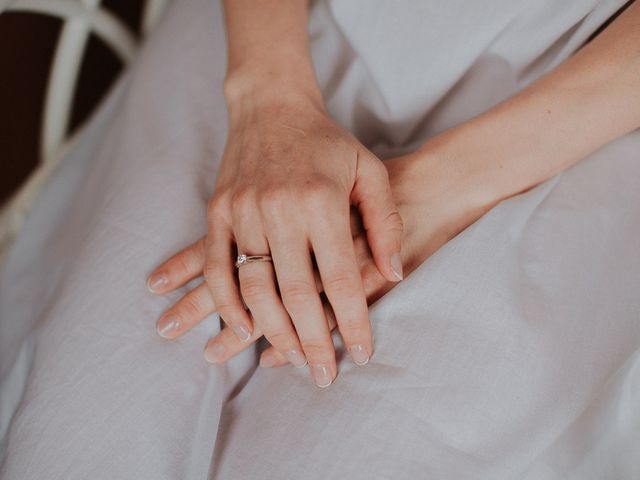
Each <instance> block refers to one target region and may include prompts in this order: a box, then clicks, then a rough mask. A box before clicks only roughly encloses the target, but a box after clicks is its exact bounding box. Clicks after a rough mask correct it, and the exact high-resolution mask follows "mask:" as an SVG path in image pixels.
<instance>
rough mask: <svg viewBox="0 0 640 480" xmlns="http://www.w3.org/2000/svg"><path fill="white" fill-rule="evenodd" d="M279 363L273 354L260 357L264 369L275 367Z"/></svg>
mask: <svg viewBox="0 0 640 480" xmlns="http://www.w3.org/2000/svg"><path fill="white" fill-rule="evenodd" d="M276 363H277V360H276V357H275V356H274V355H273V353H265V354H263V355H262V356H261V357H260V366H261V367H264V368H271V367H275V365H276Z"/></svg>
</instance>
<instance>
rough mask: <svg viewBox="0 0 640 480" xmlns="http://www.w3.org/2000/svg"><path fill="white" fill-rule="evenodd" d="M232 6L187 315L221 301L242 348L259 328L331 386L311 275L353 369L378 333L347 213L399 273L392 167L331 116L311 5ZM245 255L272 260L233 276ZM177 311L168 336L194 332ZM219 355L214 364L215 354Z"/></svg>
mask: <svg viewBox="0 0 640 480" xmlns="http://www.w3.org/2000/svg"><path fill="white" fill-rule="evenodd" d="M224 11H225V24H226V33H227V39H228V42H227V46H228V62H227V63H228V65H227V75H226V78H225V83H224V96H225V100H226V103H227V110H228V120H229V121H228V126H229V132H228V136H227V143H226V146H225V151H224V154H223V158H222V163H221V165H220V168H219V170H218V176H217V179H216V185H215V190H214V192H213V195H212V197H211V199H210V201H209V204H208V212H207V223H208V229H207V230H208V231H207V235H206V237H205V238H204V239H203V241H202V242H201V243H199V244H198V247H199V248H200V250H199V251H198V255H199V258H198V260H199V263H198V265H199V270H200V271H201V272H203V273H204V278H205V283H204V284H203V285H202V286H200V287H199V288H197V289H196V290H194V291H193V292H191V293H190V294H189V295H188V296H187V298H185V299H184V300H183V302H182V305H183V307H182V308H183V309H191V311H192V313H194V314H196V313H197V314H200V313H201V312H203V311H209V310H211V308H212V307H213V305H215V308H216V310H217V312H218V313H219V314H220V316H221V318H222V319H223V320H224V322H225V324H226V325H227V326H228V327H229V328H230V331H231V332H233V333H234V334H235V335H236V337H237V338H238V340H240V341H243V342H250V341H251V340H252V338H253V335H254V329H255V328H259V330H260V332H262V334H263V335H264V336H265V337H266V338H267V339H268V340H269V342H270V343H271V344H272V345H273V346H274V347H275V348H276V349H277V350H278V351H279V352H280V353H281V354H282V355H283V356H285V357H286V358H288V359H289V360H290V361H291V363H293V364H294V365H304V364H305V362H308V364H309V365H310V372H311V374H312V376H313V378H314V380H315V382H316V384H317V385H318V386H320V387H327V386H329V385H330V384H331V382H333V380H334V378H335V376H336V373H337V370H336V360H335V352H334V347H333V342H332V340H331V335H330V330H329V328H328V326H327V319H326V317H325V313H324V310H323V306H322V299H321V297H320V295H319V294H318V291H317V288H316V278H315V277H314V272H317V274H318V275H319V278H320V280H321V282H322V285H323V291H324V294H325V297H326V301H328V303H329V304H330V305H331V308H332V310H333V312H334V315H335V318H336V321H337V325H338V328H339V330H340V334H341V335H342V338H343V339H344V342H345V344H346V345H347V347H348V349H349V350H350V351H351V352H353V354H354V360H357V358H360V359H362V358H364V357H366V358H368V357H369V356H370V355H371V353H372V351H373V342H372V338H371V325H370V323H369V318H368V311H367V303H366V296H365V292H364V288H363V284H362V278H361V276H360V272H359V270H358V264H357V262H356V256H355V251H354V247H353V242H352V239H351V235H350V232H349V212H350V209H351V208H352V207H355V208H356V209H357V210H358V212H359V214H360V215H361V217H362V219H363V222H364V225H365V228H366V231H367V239H368V243H369V246H370V248H371V252H372V256H373V258H374V261H375V264H376V267H377V268H378V270H379V271H380V273H381V275H382V276H383V277H384V278H386V279H388V280H389V281H399V280H401V279H402V275H403V272H402V262H401V260H400V250H401V238H402V228H403V227H402V219H401V217H400V215H399V214H398V210H397V207H396V205H395V204H394V200H393V196H392V194H391V187H390V185H389V179H388V175H387V171H386V169H385V168H384V166H383V164H382V162H381V161H380V160H379V159H378V158H376V157H375V156H374V155H373V154H372V153H371V152H370V151H368V150H367V149H366V148H365V147H364V146H363V145H362V144H361V143H360V142H359V141H358V140H357V139H356V138H355V137H354V136H353V135H351V133H349V132H348V131H346V130H345V129H344V128H342V127H341V126H340V125H338V124H337V123H336V122H334V121H333V119H331V118H330V117H329V115H328V114H327V112H326V111H325V109H324V103H323V101H322V95H321V92H320V90H319V87H318V85H317V83H316V79H315V73H314V71H313V66H312V64H311V59H310V55H309V51H308V35H307V15H308V5H307V2H304V1H300V0H258V1H256V0H228V1H225V2H224ZM265 18H269V21H268V22H265V21H264V19H265ZM274 45H278V48H274ZM239 254H246V255H270V256H271V258H272V260H273V261H272V262H256V263H247V264H246V265H243V266H242V267H241V268H240V269H239V270H238V271H236V268H235V266H234V261H235V258H236V256H237V255H239ZM189 255H191V256H192V257H193V256H196V254H195V253H191V254H189ZM181 262H183V263H185V264H190V263H192V262H193V259H192V258H190V259H187V260H183V259H181ZM170 268H180V267H170ZM167 275H168V276H170V275H171V272H168V273H167ZM163 278H165V277H164V276H163V275H155V276H152V278H151V279H150V280H149V286H150V288H152V289H153V290H154V291H164V289H165V288H166V287H167V286H168V284H167V285H165V284H163V281H164V280H163ZM245 306H246V307H248V310H245ZM249 312H251V315H250V314H249ZM178 313H180V312H178ZM178 313H175V312H174V313H173V314H170V315H167V316H165V317H163V319H162V321H161V322H160V324H159V328H158V331H159V333H160V334H161V335H163V336H167V337H170V336H172V335H173V334H174V333H175V332H177V331H180V330H181V329H183V328H186V327H189V326H191V325H192V324H193V322H194V320H193V317H194V315H192V316H191V317H190V318H187V316H185V315H183V314H181V313H180V314H178ZM215 347H216V345H212V346H211V347H210V348H207V349H206V352H205V357H206V358H207V359H210V360H212V359H215V358H216V356H217V355H219V353H220V352H219V349H216V348H215ZM356 357H357V358H356Z"/></svg>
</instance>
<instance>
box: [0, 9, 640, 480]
mask: <svg viewBox="0 0 640 480" xmlns="http://www.w3.org/2000/svg"><path fill="white" fill-rule="evenodd" d="M623 3H624V2H623V1H597V0H574V1H571V2H565V3H563V5H562V8H560V7H558V4H557V2H555V1H552V0H528V1H525V0H519V1H513V0H510V1H507V0H490V1H486V2H468V1H462V0H452V1H447V2H444V1H436V0H425V1H418V0H415V1H406V2H397V1H394V2H389V1H382V0H366V1H365V0H351V1H348V2H347V1H337V0H336V1H323V0H321V1H316V2H314V4H313V9H312V12H311V17H310V24H309V31H310V35H311V38H312V43H311V51H312V56H313V59H314V63H315V65H316V69H317V74H318V79H319V82H320V84H321V87H322V90H323V94H324V96H325V100H326V102H327V108H328V109H329V111H330V112H331V114H332V115H333V116H334V117H335V118H336V119H337V120H338V121H340V122H341V123H343V124H344V125H345V126H346V127H348V128H349V129H350V130H352V131H353V132H354V133H355V134H356V135H357V136H358V137H359V138H360V139H361V140H362V141H363V142H364V143H365V144H366V145H367V146H369V147H370V148H371V149H372V150H373V151H374V152H376V153H377V154H379V155H380V156H381V157H383V158H386V157H389V156H391V155H394V154H398V153H401V152H403V151H406V150H410V149H411V148H414V147H415V146H417V145H418V144H420V143H421V142H423V141H425V140H426V139H427V138H429V137H430V136H432V135H434V134H435V133H437V132H439V131H442V130H444V129H446V128H449V127H451V126H453V125H456V124H458V123H460V122H462V121H464V120H466V119H467V118H469V117H471V116H473V115H475V114H477V113H479V112H481V111H483V110H485V109H487V108H489V107H490V106H491V105H494V104H495V103H497V102H499V101H500V100H502V99H503V98H505V97H507V96H509V95H510V94H512V93H513V92H516V91H517V90H518V89H520V88H522V87H523V86H524V85H526V84H527V83H528V82H530V81H531V80H533V79H534V78H536V77H537V76H538V75H540V74H542V73H543V72H545V71H547V70H548V69H549V68H552V66H554V65H556V64H557V63H559V62H560V61H562V60H563V59H564V58H566V57H567V55H569V54H570V53H571V52H572V51H574V50H575V49H576V48H577V47H578V46H579V45H580V44H581V43H582V42H584V40H585V39H586V38H588V36H589V35H590V34H591V33H592V32H593V31H594V30H595V29H596V28H597V27H598V26H599V25H600V24H601V23H602V22H603V21H604V20H605V19H606V18H607V17H608V16H610V15H611V14H612V13H613V12H615V11H616V10H617V8H618V7H620V6H621V5H622V4H623ZM224 70H225V45H224V34H223V24H222V17H221V12H220V8H219V5H218V3H217V2H214V1H212V0H183V1H180V2H176V3H175V4H174V5H173V6H172V8H171V9H170V11H169V13H168V15H167V17H166V18H165V21H164V22H163V24H162V25H161V26H160V28H159V29H158V31H157V32H156V34H155V35H154V36H153V37H152V39H151V40H150V42H149V43H148V45H146V47H145V49H144V51H143V53H142V55H141V57H140V59H139V60H138V62H137V64H136V65H135V66H134V68H133V70H132V71H131V72H130V74H129V75H128V76H127V77H125V78H123V79H122V80H121V82H120V84H119V86H118V88H117V89H116V90H115V91H114V92H113V93H112V95H111V96H110V97H109V100H108V101H107V102H106V104H105V105H104V106H103V108H102V109H101V111H100V113H99V115H98V116H96V118H94V120H93V122H92V125H91V127H90V128H89V129H88V131H87V132H86V134H85V136H84V137H83V139H82V141H81V143H80V144H79V145H78V146H77V148H76V149H75V150H74V151H73V152H71V154H70V155H69V157H68V158H67V159H66V160H65V162H64V163H63V165H62V167H61V170H60V171H59V172H58V174H57V175H56V177H55V178H54V179H53V181H52V183H51V185H50V186H49V188H48V189H47V191H46V192H45V193H44V194H43V196H42V197H41V198H40V200H39V202H38V204H37V205H36V208H35V209H34V211H33V213H32V214H31V216H30V218H29V220H28V222H27V225H26V226H25V229H24V230H23V232H22V233H21V236H20V239H19V241H18V243H17V244H16V246H15V248H14V249H13V250H12V251H11V252H10V255H9V256H8V258H7V262H6V264H5V265H4V266H3V268H2V270H1V271H0V347H1V349H0V373H1V374H2V381H3V386H4V385H6V384H7V382H8V380H7V379H11V381H12V382H14V383H13V384H14V385H19V384H20V383H22V382H23V383H24V390H23V391H17V390H20V389H16V388H12V389H11V391H9V389H6V388H5V389H3V391H2V394H1V396H0V401H1V402H2V404H1V405H0V407H1V408H0V420H1V421H2V423H0V426H8V427H9V429H8V434H7V436H6V438H5V446H6V456H5V459H4V463H3V465H2V470H1V473H0V478H2V479H3V480H5V479H11V480H13V479H18V478H19V479H42V478H46V479H51V480H55V479H65V480H68V479H86V478H94V479H101V478H105V479H107V478H108V479H113V478H118V479H120V478H122V479H125V478H135V479H145V478H149V479H154V480H155V479H165V478H166V479H171V478H179V479H185V478H188V479H192V478H193V479H202V478H216V479H217V478H219V479H253V478H256V479H257V478H260V479H271V478H273V479H282V478H304V479H323V478H336V477H350V478H353V479H378V478H380V479H386V478H446V479H449V478H455V479H467V478H469V479H474V478H483V479H503V478H504V479H506V478H531V479H533V478H536V479H540V478H544V479H560V478H563V479H564V478H575V479H578V478H580V479H591V478H593V479H601V478H607V479H609V478H612V479H631V478H638V477H640V456H639V455H637V454H638V450H639V446H640V425H639V423H640V420H639V419H640V376H639V373H638V372H639V371H640V295H638V292H639V291H640V249H638V243H639V242H638V238H640V221H638V220H639V219H640V161H639V158H638V157H639V156H640V153H639V152H640V133H633V134H630V135H628V136H626V137H624V138H622V139H620V140H618V141H616V142H614V143H612V144H611V145H608V146H607V147H605V148H603V149H602V150H600V151H599V152H597V153H595V154H594V155H592V156H591V157H590V158H589V159H586V160H585V161H583V162H581V163H580V164H579V165H577V166H576V167H574V168H572V169H570V170H568V171H567V172H565V173H563V174H561V175H558V176H557V177H555V178H553V179H551V180H550V181H548V182H546V183H544V184H543V185H540V186H539V187H537V188H535V189H533V190H531V191H530V192H528V193H526V194H523V195H520V196H518V197H515V198H513V199H511V200H508V201H506V202H503V203H501V204H500V205H498V206H497V207H496V208H494V209H493V210H492V211H491V212H489V214H487V215H486V216H485V217H483V218H482V219H481V220H480V221H478V222H477V223H476V224H474V225H473V226H471V227H470V228H469V229H467V230H466V231H465V232H463V233H462V234H461V235H459V236H458V237H456V238H455V239H454V240H452V241H451V242H449V243H448V244H447V245H445V246H444V247H443V248H442V249H441V250H440V251H438V252H437V253H436V254H435V255H434V256H433V257H431V258H430V259H429V260H427V261H426V262H425V263H424V264H423V265H421V267H420V268H419V269H418V270H417V271H415V272H414V273H413V274H412V275H410V276H409V277H408V278H407V279H405V281H403V282H402V283H401V284H400V285H399V286H398V287H397V288H395V289H394V290H393V291H392V292H390V293H389V294H388V295H386V296H385V297H383V298H382V299H381V300H380V301H378V302H377V303H376V305H374V306H373V307H372V309H371V316H372V319H373V321H374V334H375V338H376V352H375V355H374V356H373V357H372V359H371V362H370V364H369V365H368V366H366V367H364V368H363V367H356V366H354V365H352V364H351V363H350V362H349V361H344V362H341V363H340V375H339V378H338V380H337V381H336V383H335V384H334V385H332V387H331V388H329V389H326V390H318V389H317V388H315V387H314V386H313V385H312V383H311V381H310V379H309V377H308V375H307V374H306V372H303V371H300V370H295V369H293V368H282V369H277V370H262V369H256V368H255V365H256V357H255V352H254V351H248V352H246V353H245V354H243V355H241V356H240V357H238V358H237V359H235V360H234V361H233V362H231V364H230V365H227V366H215V367H212V366H208V365H206V364H205V363H204V361H203V360H202V347H203V345H204V342H205V340H206V338H207V336H208V335H209V334H212V333H213V332H215V331H217V329H218V328H219V323H218V321H217V318H216V317H215V316H212V317H211V318H210V319H208V320H207V322H205V323H204V324H202V325H201V326H199V327H198V328H196V329H195V330H194V331H193V332H192V333H190V334H188V335H186V336H185V337H184V338H181V339H180V340H178V341H177V342H175V343H169V342H166V341H163V340H162V339H160V338H159V337H157V336H156V334H155V332H154V321H155V319H156V318H157V316H158V314H159V313H160V312H161V311H162V310H163V309H164V308H166V307H167V306H169V305H170V303H171V302H172V301H173V300H175V299H176V298H178V296H179V295H180V293H176V294H173V295H171V296H169V297H167V298H158V297H154V296H152V295H151V294H149V293H148V292H146V290H145V284H144V280H145V277H146V275H147V274H148V272H149V271H150V270H151V268H152V267H153V266H154V265H155V264H157V263H158V262H159V261H160V260H162V259H164V258H165V257H166V256H167V255H168V254H170V253H172V252H174V251H175V250H176V249H178V248H180V247H182V246H184V245H186V244H187V243H189V242H190V241H192V240H194V239H195V238H197V237H198V236H199V235H201V234H202V232H203V230H204V222H203V220H204V214H205V205H206V200H207V198H208V195H209V194H210V192H211V188H212V185H213V182H214V179H215V172H216V168H217V165H218V162H219V160H220V155H221V152H222V149H223V146H224V141H225V136H226V128H227V127H226V114H225V106H224V100H223V98H222V95H221V87H222V79H223V76H224ZM25 342H27V343H25ZM23 345H27V347H29V348H26V347H23ZM21 348H22V350H21ZM19 352H22V353H21V354H20V355H19ZM25 352H26V353H25ZM16 378H17V379H18V380H20V379H22V382H20V381H16ZM15 406H17V409H16V408H14V407H15ZM9 422H10V425H9Z"/></svg>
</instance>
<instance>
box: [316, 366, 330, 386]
mask: <svg viewBox="0 0 640 480" xmlns="http://www.w3.org/2000/svg"><path fill="white" fill-rule="evenodd" d="M311 374H312V375H313V381H314V382H316V385H317V386H318V387H320V388H327V387H328V386H329V385H331V383H333V377H331V371H330V370H329V368H328V367H326V366H325V365H314V366H313V367H311Z"/></svg>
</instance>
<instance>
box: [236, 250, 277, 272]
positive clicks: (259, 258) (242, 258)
mask: <svg viewBox="0 0 640 480" xmlns="http://www.w3.org/2000/svg"><path fill="white" fill-rule="evenodd" d="M271 261H273V260H271V255H246V254H244V253H241V254H240V255H238V258H237V259H236V268H240V267H241V266H242V265H246V264H247V263H253V262H271Z"/></svg>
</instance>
